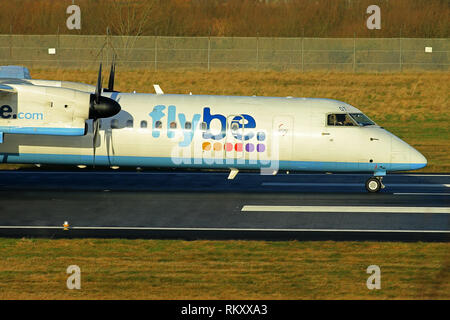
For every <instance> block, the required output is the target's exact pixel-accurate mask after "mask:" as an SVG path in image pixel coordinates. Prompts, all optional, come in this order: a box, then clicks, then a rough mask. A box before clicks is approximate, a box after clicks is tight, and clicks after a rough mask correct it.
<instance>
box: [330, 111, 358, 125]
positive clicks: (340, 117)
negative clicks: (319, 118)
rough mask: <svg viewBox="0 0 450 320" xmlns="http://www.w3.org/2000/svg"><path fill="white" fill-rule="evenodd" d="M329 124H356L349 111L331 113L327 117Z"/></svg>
mask: <svg viewBox="0 0 450 320" xmlns="http://www.w3.org/2000/svg"><path fill="white" fill-rule="evenodd" d="M327 124H328V125H329V126H354V125H355V123H354V122H353V120H352V118H351V117H350V115H349V114H347V113H333V114H329V115H328V118H327Z"/></svg>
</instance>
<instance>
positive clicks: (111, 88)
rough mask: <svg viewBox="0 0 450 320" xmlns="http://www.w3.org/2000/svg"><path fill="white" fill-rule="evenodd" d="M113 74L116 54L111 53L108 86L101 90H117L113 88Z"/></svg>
mask: <svg viewBox="0 0 450 320" xmlns="http://www.w3.org/2000/svg"><path fill="white" fill-rule="evenodd" d="M115 75H116V54H114V55H113V60H112V63H111V71H110V72H109V81H108V88H106V89H104V90H103V92H117V91H115V90H114V78H115Z"/></svg>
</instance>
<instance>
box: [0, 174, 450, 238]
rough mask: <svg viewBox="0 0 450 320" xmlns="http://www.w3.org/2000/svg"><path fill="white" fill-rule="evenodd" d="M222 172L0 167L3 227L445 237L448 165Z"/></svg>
mask: <svg viewBox="0 0 450 320" xmlns="http://www.w3.org/2000/svg"><path fill="white" fill-rule="evenodd" d="M227 176H228V173H226V172H191V171H171V172H163V171H150V172H125V171H78V172H77V171H73V172H63V171H0V237H23V236H30V237H50V238H55V237H56V238H77V237H127V238H158V239H179V238H181V239H264V240H290V239H298V240H375V241H376V240H380V241H388V240H389V241H391V240H392V241H449V240H450V175H449V174H392V175H388V176H387V177H385V178H384V180H383V182H384V184H385V185H386V188H385V189H384V190H382V191H381V192H380V193H378V194H368V193H367V192H366V190H365V187H364V182H365V181H366V179H367V178H368V177H369V175H363V174H278V175H276V176H267V175H259V174H258V173H256V174H255V173H239V174H238V175H237V177H236V178H235V179H234V180H227ZM65 222H68V224H69V226H68V227H67V230H64V227H63V224H64V223H65Z"/></svg>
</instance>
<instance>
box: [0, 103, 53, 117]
mask: <svg viewBox="0 0 450 320" xmlns="http://www.w3.org/2000/svg"><path fill="white" fill-rule="evenodd" d="M0 119H26V120H44V114H43V113H41V112H19V113H17V114H16V113H14V112H13V109H12V108H11V107H10V106H8V105H3V106H1V107H0Z"/></svg>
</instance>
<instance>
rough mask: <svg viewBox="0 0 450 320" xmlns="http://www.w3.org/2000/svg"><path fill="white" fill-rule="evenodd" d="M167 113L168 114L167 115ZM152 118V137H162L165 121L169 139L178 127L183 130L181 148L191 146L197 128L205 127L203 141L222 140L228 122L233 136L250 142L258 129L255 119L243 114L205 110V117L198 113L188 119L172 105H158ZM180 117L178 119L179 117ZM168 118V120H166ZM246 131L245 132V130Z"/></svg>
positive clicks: (152, 113) (173, 135) (151, 115)
mask: <svg viewBox="0 0 450 320" xmlns="http://www.w3.org/2000/svg"><path fill="white" fill-rule="evenodd" d="M166 113H167V114H166ZM149 116H150V117H151V118H152V136H153V137H154V138H159V137H160V135H161V130H160V129H161V128H162V126H163V120H166V121H164V122H165V123H166V125H167V137H168V138H174V137H175V133H176V128H177V125H178V124H179V125H180V128H183V135H184V139H183V141H181V142H180V143H179V146H180V147H187V146H189V145H190V144H191V142H192V139H193V137H194V133H195V131H196V130H197V128H198V127H199V126H200V124H201V125H202V126H204V127H203V128H202V129H203V130H204V132H203V134H202V136H203V139H212V140H222V139H224V138H225V136H226V130H227V122H228V125H229V126H230V127H231V128H234V130H233V133H232V134H233V136H234V137H235V138H236V139H238V140H244V141H247V140H250V139H251V138H253V137H254V136H255V133H254V132H253V131H252V129H255V128H256V121H255V119H254V118H253V117H252V116H250V115H248V114H241V115H237V116H229V117H228V118H227V117H226V116H225V115H222V114H219V113H216V114H214V113H212V112H211V108H209V107H205V108H203V117H202V115H201V114H199V113H196V114H194V115H193V116H192V119H187V118H186V115H185V114H184V113H178V114H177V108H176V106H173V105H170V106H167V107H166V106H165V105H157V106H154V107H153V111H152V112H151V113H149ZM177 116H178V117H177ZM164 118H166V119H164ZM213 121H214V122H215V123H216V126H214V127H215V129H213V127H212V126H211V124H212V123H213ZM244 129H245V130H244Z"/></svg>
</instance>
